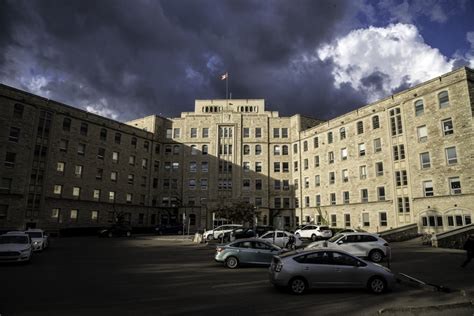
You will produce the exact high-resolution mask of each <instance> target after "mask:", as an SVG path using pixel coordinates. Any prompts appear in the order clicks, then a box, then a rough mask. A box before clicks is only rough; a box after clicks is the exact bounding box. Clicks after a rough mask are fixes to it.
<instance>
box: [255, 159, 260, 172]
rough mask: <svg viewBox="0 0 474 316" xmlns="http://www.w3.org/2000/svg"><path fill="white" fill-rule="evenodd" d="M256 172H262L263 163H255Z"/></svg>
mask: <svg viewBox="0 0 474 316" xmlns="http://www.w3.org/2000/svg"><path fill="white" fill-rule="evenodd" d="M255 172H262V163H261V162H260V161H257V162H256V163H255Z"/></svg>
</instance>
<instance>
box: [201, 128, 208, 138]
mask: <svg viewBox="0 0 474 316" xmlns="http://www.w3.org/2000/svg"><path fill="white" fill-rule="evenodd" d="M208 137H209V128H207V127H204V128H203V129H202V138H208Z"/></svg>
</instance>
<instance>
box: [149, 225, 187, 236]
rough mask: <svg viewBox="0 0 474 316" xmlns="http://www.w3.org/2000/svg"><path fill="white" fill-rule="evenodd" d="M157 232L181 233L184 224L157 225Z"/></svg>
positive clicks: (162, 233) (161, 233)
mask: <svg viewBox="0 0 474 316" xmlns="http://www.w3.org/2000/svg"><path fill="white" fill-rule="evenodd" d="M155 233H156V234H158V235H181V234H182V233H183V224H175V225H161V226H157V227H155Z"/></svg>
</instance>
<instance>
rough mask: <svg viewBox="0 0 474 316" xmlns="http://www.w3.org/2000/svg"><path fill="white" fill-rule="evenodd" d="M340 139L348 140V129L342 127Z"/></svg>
mask: <svg viewBox="0 0 474 316" xmlns="http://www.w3.org/2000/svg"><path fill="white" fill-rule="evenodd" d="M339 138H340V139H345V138H346V128H345V127H341V128H340V129H339Z"/></svg>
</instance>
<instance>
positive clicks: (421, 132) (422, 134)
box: [417, 125, 428, 143]
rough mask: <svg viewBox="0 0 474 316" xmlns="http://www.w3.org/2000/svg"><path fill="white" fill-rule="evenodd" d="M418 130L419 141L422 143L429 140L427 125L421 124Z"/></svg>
mask: <svg viewBox="0 0 474 316" xmlns="http://www.w3.org/2000/svg"><path fill="white" fill-rule="evenodd" d="M417 131H418V141H419V142H420V143H424V142H426V141H427V140H428V129H427V128H426V125H423V126H419V127H418V128H417Z"/></svg>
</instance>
